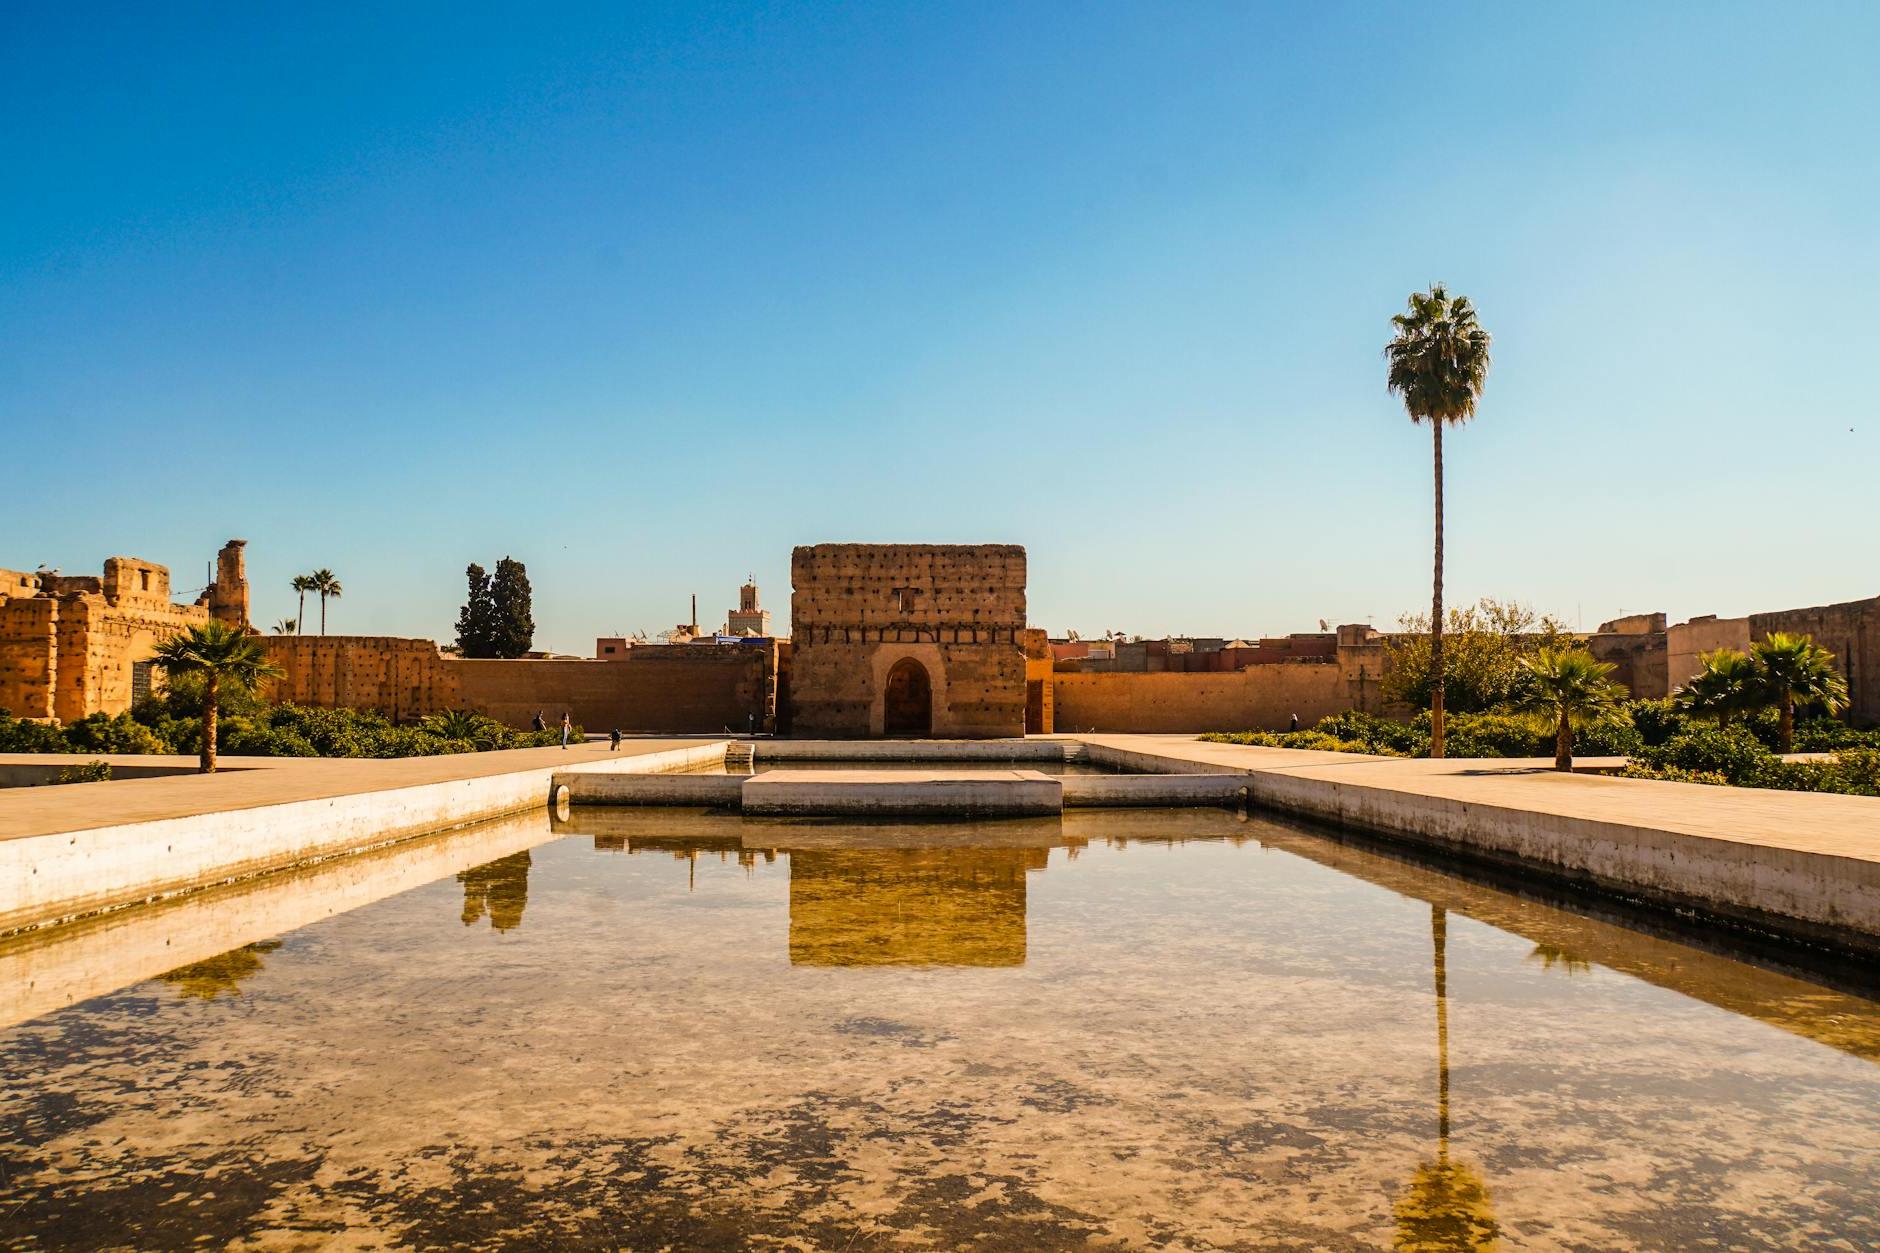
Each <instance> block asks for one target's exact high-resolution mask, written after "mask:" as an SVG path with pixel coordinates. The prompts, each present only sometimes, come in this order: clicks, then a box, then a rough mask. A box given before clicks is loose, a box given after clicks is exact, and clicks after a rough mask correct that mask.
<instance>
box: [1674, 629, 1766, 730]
mask: <svg viewBox="0 0 1880 1253" xmlns="http://www.w3.org/2000/svg"><path fill="white" fill-rule="evenodd" d="M1698 661H1699V662H1700V663H1701V664H1702V666H1703V669H1701V670H1699V671H1698V672H1697V673H1696V674H1694V675H1692V676H1691V679H1690V681H1689V682H1688V683H1686V684H1684V686H1682V687H1680V688H1679V689H1678V690H1677V691H1676V692H1674V693H1673V694H1672V697H1671V699H1672V703H1673V704H1675V705H1676V706H1677V707H1678V708H1679V709H1681V710H1683V711H1684V712H1686V713H1692V714H1709V715H1711V716H1712V717H1714V718H1716V719H1717V725H1718V726H1727V725H1728V724H1729V722H1730V719H1731V718H1732V717H1734V716H1736V715H1738V714H1746V713H1750V712H1752V711H1754V710H1756V709H1759V708H1761V707H1762V706H1763V705H1765V704H1767V703H1768V701H1767V687H1766V685H1765V684H1764V682H1763V674H1762V669H1761V667H1760V666H1758V665H1757V663H1756V659H1755V658H1753V657H1751V656H1750V655H1749V654H1748V653H1745V652H1739V651H1737V650H1736V649H1734V648H1719V649H1718V650H1717V651H1715V652H1711V653H1702V654H1700V655H1699V656H1698Z"/></svg>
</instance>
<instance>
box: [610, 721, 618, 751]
mask: <svg viewBox="0 0 1880 1253" xmlns="http://www.w3.org/2000/svg"><path fill="white" fill-rule="evenodd" d="M608 747H609V748H610V749H612V750H613V751H614V752H616V753H617V752H619V751H620V728H619V727H615V728H614V734H613V743H611V744H609V745H608Z"/></svg>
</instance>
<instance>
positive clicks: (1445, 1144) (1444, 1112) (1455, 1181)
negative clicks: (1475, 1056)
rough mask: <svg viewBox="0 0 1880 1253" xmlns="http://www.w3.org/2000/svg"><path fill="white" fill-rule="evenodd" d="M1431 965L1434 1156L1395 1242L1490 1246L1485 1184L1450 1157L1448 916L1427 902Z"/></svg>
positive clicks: (1399, 1212) (1402, 1213)
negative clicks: (1434, 1022) (1433, 986)
mask: <svg viewBox="0 0 1880 1253" xmlns="http://www.w3.org/2000/svg"><path fill="white" fill-rule="evenodd" d="M1430 950H1431V965H1432V966H1433V967H1434V970H1435V982H1436V1159H1435V1160H1434V1161H1424V1162H1423V1163H1421V1164H1420V1165H1419V1166H1418V1167H1417V1171H1416V1174H1415V1175H1414V1176H1413V1177H1412V1178H1411V1180H1410V1186H1409V1187H1408V1188H1407V1189H1405V1191H1404V1193H1403V1195H1402V1196H1401V1197H1399V1198H1398V1200H1397V1204H1396V1207H1395V1210H1394V1212H1395V1215H1396V1219H1397V1233H1396V1240H1395V1241H1394V1246H1395V1247H1396V1248H1399V1249H1405V1250H1412V1251H1414V1253H1460V1251H1461V1250H1469V1249H1490V1248H1493V1247H1495V1244H1496V1238H1497V1236H1498V1235H1499V1234H1500V1228H1499V1226H1498V1224H1497V1223H1496V1222H1495V1214H1494V1211H1493V1209H1492V1208H1491V1207H1490V1202H1489V1195H1488V1187H1487V1185H1486V1184H1484V1183H1483V1182H1482V1178H1481V1176H1480V1175H1479V1174H1478V1173H1476V1171H1475V1169H1474V1168H1473V1167H1471V1166H1469V1165H1468V1164H1466V1163H1464V1162H1459V1161H1456V1160H1454V1159H1453V1158H1451V1157H1450V1155H1449V919H1448V917H1447V915H1445V914H1444V912H1443V908H1442V906H1440V905H1432V906H1430Z"/></svg>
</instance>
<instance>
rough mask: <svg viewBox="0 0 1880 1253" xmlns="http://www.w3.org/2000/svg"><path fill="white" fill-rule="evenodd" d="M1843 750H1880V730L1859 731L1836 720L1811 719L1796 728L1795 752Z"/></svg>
mask: <svg viewBox="0 0 1880 1253" xmlns="http://www.w3.org/2000/svg"><path fill="white" fill-rule="evenodd" d="M1841 748H1876V749H1880V730H1875V731H1857V730H1855V729H1854V728H1853V727H1850V726H1848V725H1847V723H1845V722H1842V721H1840V720H1839V719H1836V718H1811V719H1809V720H1808V721H1807V722H1803V723H1800V724H1798V725H1797V726H1796V728H1795V751H1796V752H1798V753H1831V752H1834V751H1835V750H1836V749H1841Z"/></svg>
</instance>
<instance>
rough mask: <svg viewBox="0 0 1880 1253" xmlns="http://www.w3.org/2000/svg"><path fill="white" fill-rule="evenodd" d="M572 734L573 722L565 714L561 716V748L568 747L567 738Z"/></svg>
mask: <svg viewBox="0 0 1880 1253" xmlns="http://www.w3.org/2000/svg"><path fill="white" fill-rule="evenodd" d="M572 734H574V722H573V720H572V719H570V718H569V717H568V715H567V714H565V713H564V714H563V715H562V716H561V746H562V747H563V748H566V747H568V737H569V736H570V735H572Z"/></svg>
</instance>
